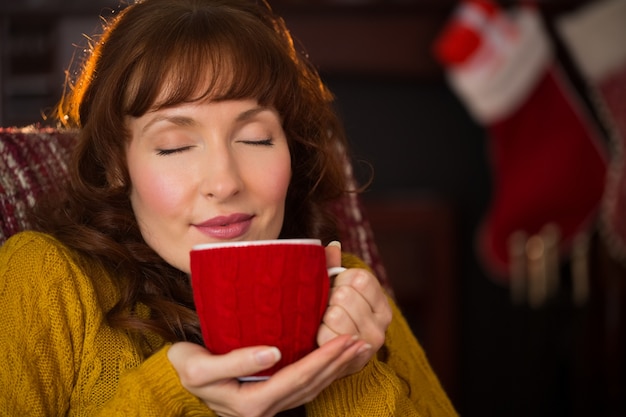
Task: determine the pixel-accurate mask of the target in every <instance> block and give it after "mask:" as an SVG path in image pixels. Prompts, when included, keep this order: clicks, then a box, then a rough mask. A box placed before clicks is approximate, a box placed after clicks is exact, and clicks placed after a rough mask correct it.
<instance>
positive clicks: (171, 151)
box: [157, 146, 191, 156]
mask: <svg viewBox="0 0 626 417" xmlns="http://www.w3.org/2000/svg"><path fill="white" fill-rule="evenodd" d="M188 149H191V146H184V147H182V148H176V149H158V150H157V155H159V156H167V155H173V154H176V153H181V152H184V151H186V150H188Z"/></svg>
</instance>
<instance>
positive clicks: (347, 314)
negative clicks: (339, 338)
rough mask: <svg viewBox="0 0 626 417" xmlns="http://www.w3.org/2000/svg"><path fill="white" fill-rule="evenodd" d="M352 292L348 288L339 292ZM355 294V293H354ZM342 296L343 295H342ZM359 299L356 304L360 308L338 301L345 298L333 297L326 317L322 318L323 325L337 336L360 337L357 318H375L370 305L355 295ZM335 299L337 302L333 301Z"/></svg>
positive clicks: (325, 314)
mask: <svg viewBox="0 0 626 417" xmlns="http://www.w3.org/2000/svg"><path fill="white" fill-rule="evenodd" d="M348 291H351V290H350V289H348V288H345V289H341V290H339V291H337V292H339V293H342V294H343V293H345V292H348ZM353 292H354V291H353ZM340 295H341V294H340ZM354 298H356V299H357V301H356V303H358V304H359V306H349V307H350V309H349V310H348V306H347V305H346V303H344V302H343V301H336V300H338V299H343V297H337V296H336V295H333V296H332V297H331V302H330V303H331V305H330V306H329V307H328V308H327V309H326V312H325V313H324V317H323V318H322V324H324V325H326V326H327V327H328V328H329V329H330V330H331V331H332V332H333V333H336V334H351V335H355V336H358V335H359V333H360V332H359V326H358V324H357V321H356V318H364V319H366V317H369V316H373V313H372V312H371V310H370V309H369V305H368V304H367V303H366V302H365V301H364V300H363V299H362V298H361V296H359V295H355V296H354ZM333 299H334V300H335V301H333Z"/></svg>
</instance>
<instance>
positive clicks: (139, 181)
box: [131, 169, 184, 220]
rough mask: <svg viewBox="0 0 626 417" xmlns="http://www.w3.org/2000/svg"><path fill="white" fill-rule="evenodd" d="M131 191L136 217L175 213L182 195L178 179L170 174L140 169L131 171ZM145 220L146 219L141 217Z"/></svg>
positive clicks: (161, 215)
mask: <svg viewBox="0 0 626 417" xmlns="http://www.w3.org/2000/svg"><path fill="white" fill-rule="evenodd" d="M131 181H132V184H133V191H132V194H131V200H132V203H133V207H134V209H135V214H136V215H137V217H138V218H143V217H167V216H169V215H172V214H175V213H176V208H177V207H178V206H179V204H180V201H181V200H182V199H183V198H184V197H183V187H181V186H180V181H179V180H177V179H176V178H175V177H172V176H165V175H163V174H162V173H156V172H152V171H151V170H150V169H144V170H141V172H136V173H134V175H133V174H132V173H131ZM142 220H146V219H142Z"/></svg>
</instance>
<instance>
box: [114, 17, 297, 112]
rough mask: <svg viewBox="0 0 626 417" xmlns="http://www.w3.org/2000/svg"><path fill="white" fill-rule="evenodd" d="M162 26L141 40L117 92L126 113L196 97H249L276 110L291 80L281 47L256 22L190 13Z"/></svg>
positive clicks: (287, 59) (288, 59) (289, 64)
mask: <svg viewBox="0 0 626 417" xmlns="http://www.w3.org/2000/svg"><path fill="white" fill-rule="evenodd" d="M239 18H241V16H239V17H238V18H237V19H239ZM167 26H168V27H161V28H157V30H155V31H154V32H153V35H154V38H153V39H145V40H143V41H142V42H141V43H142V51H141V52H140V54H139V56H138V58H137V59H136V60H135V61H134V63H133V65H132V67H131V68H130V69H129V72H128V73H129V77H128V83H127V84H126V88H125V91H124V92H123V97H124V110H123V111H124V113H125V114H126V115H130V116H133V117H139V116H141V115H143V114H145V113H146V112H147V111H149V110H156V109H159V108H163V107H169V106H174V105H177V104H180V103H189V102H196V101H201V100H207V101H209V100H212V101H220V100H231V99H249V98H253V99H256V100H258V101H259V103H260V104H262V105H269V106H274V107H277V108H278V107H281V105H280V104H279V103H278V101H281V100H282V101H284V100H285V99H287V100H288V97H289V92H290V91H293V90H292V89H293V88H294V87H295V84H296V83H297V69H296V68H295V66H294V64H293V61H292V59H291V57H290V56H289V55H286V54H285V52H284V50H285V48H284V45H278V44H276V42H277V41H276V34H275V33H272V29H271V28H268V27H267V26H265V25H262V24H259V22H258V21H256V20H252V19H250V22H249V24H248V25H242V24H241V22H240V21H238V22H235V19H229V17H228V16H225V15H223V14H216V15H212V14H209V13H200V12H195V13H189V14H188V15H187V16H183V17H181V18H179V19H178V20H177V21H173V22H171V23H170V24H169V25H167ZM285 41H286V40H285ZM155 62H156V63H160V65H157V66H155V65H154V63H155ZM276 74H281V77H277V76H276ZM283 105H285V103H283ZM279 111H280V110H279Z"/></svg>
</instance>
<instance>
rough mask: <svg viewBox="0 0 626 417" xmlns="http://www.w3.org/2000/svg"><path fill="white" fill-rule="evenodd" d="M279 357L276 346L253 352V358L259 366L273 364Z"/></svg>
mask: <svg viewBox="0 0 626 417" xmlns="http://www.w3.org/2000/svg"><path fill="white" fill-rule="evenodd" d="M280 358H281V354H280V350H278V348H276V347H271V348H268V349H263V350H259V351H258V352H256V353H255V354H254V359H255V360H256V362H257V363H258V364H259V365H261V366H265V365H273V364H275V363H276V362H278V361H279V360H280Z"/></svg>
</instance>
